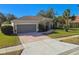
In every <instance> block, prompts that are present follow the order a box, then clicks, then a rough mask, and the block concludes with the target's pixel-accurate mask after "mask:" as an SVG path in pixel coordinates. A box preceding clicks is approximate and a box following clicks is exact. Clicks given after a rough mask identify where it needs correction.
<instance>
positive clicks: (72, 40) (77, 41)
mask: <svg viewBox="0 0 79 59" xmlns="http://www.w3.org/2000/svg"><path fill="white" fill-rule="evenodd" d="M60 41H61V42H66V43H72V44H78V45H79V37H76V38H71V39H64V40H60Z"/></svg>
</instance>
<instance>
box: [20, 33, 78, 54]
mask: <svg viewBox="0 0 79 59" xmlns="http://www.w3.org/2000/svg"><path fill="white" fill-rule="evenodd" d="M19 38H20V40H21V42H22V44H23V46H24V48H25V49H24V50H23V52H22V55H63V54H71V53H73V52H75V51H78V50H79V46H78V45H74V44H69V43H64V42H60V41H57V40H55V39H51V38H49V37H48V36H45V35H43V34H42V33H22V34H19Z"/></svg>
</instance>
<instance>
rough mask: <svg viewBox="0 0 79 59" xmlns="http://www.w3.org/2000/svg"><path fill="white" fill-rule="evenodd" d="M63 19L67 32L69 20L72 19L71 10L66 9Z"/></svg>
mask: <svg viewBox="0 0 79 59" xmlns="http://www.w3.org/2000/svg"><path fill="white" fill-rule="evenodd" d="M63 19H64V21H65V24H64V29H65V31H66V32H68V30H69V19H70V10H69V9H66V10H65V11H64V13H63Z"/></svg>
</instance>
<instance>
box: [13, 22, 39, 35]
mask: <svg viewBox="0 0 79 59" xmlns="http://www.w3.org/2000/svg"><path fill="white" fill-rule="evenodd" d="M23 24H26V25H27V24H35V25H36V32H38V30H39V29H38V23H20V24H15V25H14V26H15V27H14V33H16V34H17V32H18V31H17V30H18V29H17V25H23Z"/></svg>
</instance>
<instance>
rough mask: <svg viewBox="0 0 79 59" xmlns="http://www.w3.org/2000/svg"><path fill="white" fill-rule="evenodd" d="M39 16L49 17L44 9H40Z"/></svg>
mask: <svg viewBox="0 0 79 59" xmlns="http://www.w3.org/2000/svg"><path fill="white" fill-rule="evenodd" d="M37 16H42V17H47V15H46V12H45V11H44V10H40V11H39V12H38V14H37Z"/></svg>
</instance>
